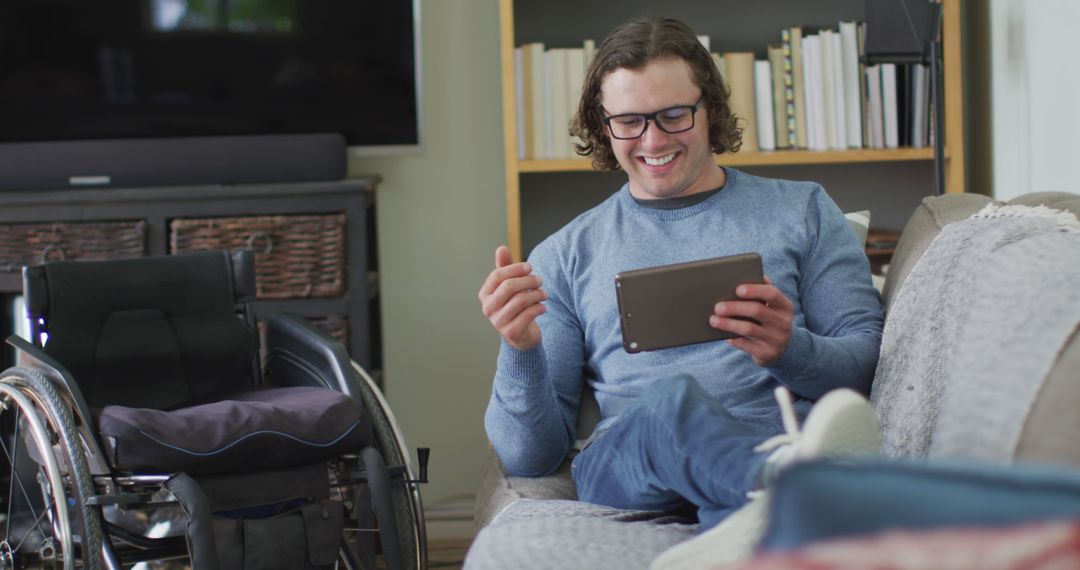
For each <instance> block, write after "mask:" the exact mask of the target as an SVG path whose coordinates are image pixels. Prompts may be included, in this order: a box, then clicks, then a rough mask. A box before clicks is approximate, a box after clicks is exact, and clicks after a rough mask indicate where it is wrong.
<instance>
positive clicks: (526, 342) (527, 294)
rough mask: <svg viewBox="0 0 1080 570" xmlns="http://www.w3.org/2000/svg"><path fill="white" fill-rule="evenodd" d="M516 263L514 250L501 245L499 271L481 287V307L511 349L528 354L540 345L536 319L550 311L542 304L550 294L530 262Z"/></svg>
mask: <svg viewBox="0 0 1080 570" xmlns="http://www.w3.org/2000/svg"><path fill="white" fill-rule="evenodd" d="M513 261H514V260H513V258H511V257H510V248H508V247H506V246H505V245H501V246H499V247H498V249H496V250H495V270H494V271H492V272H491V273H490V274H488V277H487V280H486V281H484V285H483V286H482V287H480V295H479V297H480V307H481V308H482V309H483V311H484V316H485V317H487V318H488V320H489V321H491V325H492V326H494V327H495V330H497V331H499V334H500V335H502V337H503V339H504V340H506V342H507V343H508V344H509V345H510V346H512V347H514V348H516V349H518V350H528V349H530V348H533V347H536V346H538V345H539V344H540V327H539V326H538V325H537V324H536V317H538V316H540V315H541V314H543V313H544V311H545V310H546V309H545V308H544V305H543V303H542V301H543V300H544V299H547V293H545V292H544V290H543V289H541V288H540V285H541V283H540V276H539V275H533V274H532V266H531V265H529V263H528V262H521V263H514V262H513Z"/></svg>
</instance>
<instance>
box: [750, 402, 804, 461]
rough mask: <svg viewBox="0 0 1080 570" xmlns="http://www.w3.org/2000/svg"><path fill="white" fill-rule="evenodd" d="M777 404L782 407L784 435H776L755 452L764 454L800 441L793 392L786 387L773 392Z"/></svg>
mask: <svg viewBox="0 0 1080 570" xmlns="http://www.w3.org/2000/svg"><path fill="white" fill-rule="evenodd" d="M773 395H774V396H775V397H776V404H777V405H778V406H779V407H780V419H781V420H782V421H783V422H784V433H782V434H779V435H774V436H772V437H770V438H769V439H766V440H765V441H763V442H761V443H759V444H758V445H757V446H756V447H754V451H758V452H764V451H772V450H774V449H777V448H780V447H783V446H785V445H790V444H793V443H795V442H796V441H798V440H799V436H800V435H801V432H800V430H799V420H798V418H797V417H796V416H795V404H793V403H792V401H791V391H790V390H788V389H787V387H786V386H780V387H778V388H776V390H773Z"/></svg>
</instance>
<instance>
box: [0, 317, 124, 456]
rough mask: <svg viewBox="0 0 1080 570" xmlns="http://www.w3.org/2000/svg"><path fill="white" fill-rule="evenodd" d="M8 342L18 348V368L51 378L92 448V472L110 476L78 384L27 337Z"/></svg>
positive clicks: (14, 337) (94, 427)
mask: <svg viewBox="0 0 1080 570" xmlns="http://www.w3.org/2000/svg"><path fill="white" fill-rule="evenodd" d="M7 343H8V344H9V345H10V346H11V347H12V348H14V349H15V365H16V366H20V367H23V368H30V369H33V370H36V371H38V372H40V373H41V374H43V375H44V376H45V377H46V378H48V379H49V380H50V381H51V382H52V383H53V384H54V385H55V386H56V388H57V390H58V391H59V392H60V396H61V397H62V398H64V399H66V400H67V401H68V402H67V403H68V405H69V407H70V408H71V410H72V413H73V414H74V416H75V417H73V418H72V419H73V420H74V421H75V426H76V428H77V429H78V430H80V431H82V432H83V433H84V436H83V440H84V443H85V444H86V445H87V446H88V447H90V449H89V457H87V462H88V463H89V467H90V472H91V473H92V474H94V475H101V474H105V473H109V467H108V464H107V463H105V455H104V454H103V453H102V451H101V450H102V447H101V442H100V441H99V440H98V436H97V426H96V423H95V422H94V418H93V416H92V415H91V413H90V406H88V405H87V404H86V398H85V397H83V393H82V390H80V389H79V384H78V383H77V382H75V379H74V378H73V377H72V376H71V373H70V372H68V370H67V368H64V365H63V364H60V361H58V360H56V359H55V358H53V357H51V356H49V355H48V354H46V353H45V351H44V350H42V349H40V348H38V347H37V346H34V345H33V344H32V343H30V342H29V341H27V340H26V339H24V338H21V337H18V336H15V335H12V336H9V337H8V338H7Z"/></svg>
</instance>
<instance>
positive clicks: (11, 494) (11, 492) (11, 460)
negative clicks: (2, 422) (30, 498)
mask: <svg viewBox="0 0 1080 570" xmlns="http://www.w3.org/2000/svg"><path fill="white" fill-rule="evenodd" d="M21 411H22V410H21V408H19V406H17V405H16V406H15V436H14V437H13V438H12V439H11V444H12V445H14V446H15V455H16V456H17V455H18V453H19V412H21ZM3 440H4V438H2V437H0V446H3V447H4V455H5V456H6V457H7V459H8V464H9V465H11V481H9V482H8V494H7V496H8V504H7V518H6V519H5V520H6V521H7V524H5V525H4V542H7V541H8V539H10V538H11V506H12V505H13V504H15V480H16V479H18V478H19V473H18V471H17V468H16V467H15V457H13V456H12V454H11V453H8V448H7V444H6V443H4V441H3ZM19 486H20V487H22V481H19ZM23 496H26V490H25V489H23ZM9 544H10V543H9Z"/></svg>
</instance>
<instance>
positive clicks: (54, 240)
mask: <svg viewBox="0 0 1080 570" xmlns="http://www.w3.org/2000/svg"><path fill="white" fill-rule="evenodd" d="M378 182H379V178H378V177H375V176H368V177H361V178H356V179H349V180H344V181H338V182H310V183H289V184H250V185H235V186H227V185H226V186H222V185H214V186H183V187H153V188H118V189H92V190H89V189H88V190H45V191H34V192H10V191H9V192H3V191H0V296H4V297H6V299H7V300H8V301H9V302H7V303H5V304H4V306H5V307H7V309H6V310H5V312H6V313H8V314H9V316H11V317H13V315H10V313H11V308H10V307H11V303H10V300H11V299H12V298H13V297H14V296H15V295H16V294H18V293H21V292H22V276H21V269H22V266H23V265H26V264H38V263H40V262H41V260H42V258H43V257H44V258H46V259H61V258H63V259H68V260H74V259H88V258H107V257H122V256H126V257H131V256H141V255H168V254H172V253H177V252H180V251H185V250H190V249H236V248H237V246H238V244H239V247H249V248H251V249H253V250H255V251H256V263H257V266H260V263H261V264H262V265H261V266H260V267H261V268H260V269H257V273H258V277H257V281H259V283H258V286H259V288H260V296H259V299H258V300H257V301H256V303H255V310H256V315H257V316H259V315H264V314H267V313H268V312H280V311H285V312H290V313H294V314H297V315H299V316H302V317H306V318H310V319H312V320H313V321H314V322H316V324H319V325H320V326H322V327H323V328H324V329H326V330H327V331H328V332H330V333H331V334H333V335H335V336H338V337H339V338H343V339H344V340H345V341H346V347H347V348H348V350H349V354H350V355H351V356H352V358H353V359H354V360H356V361H357V362H358V363H360V364H361V365H362V366H364V367H365V368H366V369H368V370H369V371H377V370H378V369H380V368H381V366H382V358H381V342H380V338H381V335H380V325H379V303H378V297H377V295H378V278H377V267H378V265H377V260H376V251H377V248H376V247H375V227H374V224H375V212H374V204H375V192H374V190H375V188H376V186H377V184H378ZM268 224H269V225H268ZM311 224H314V225H311ZM311 228H316V229H311ZM193 232H194V233H193ZM229 232H231V233H229ZM313 233H326V234H327V235H326V236H322V237H324V238H325V239H320V236H315V235H312V234H313ZM230 236H231V237H230ZM230 240H231V241H230ZM308 241H316V242H318V243H317V244H314V245H311V244H308V243H307V242H308ZM298 242H303V243H304V247H306V248H309V249H310V248H317V249H319V253H317V254H309V253H308V251H309V250H308V249H305V250H304V251H302V252H296V251H293V254H294V255H296V256H297V260H298V261H296V262H293V261H289V260H282V259H280V257H281V256H285V255H290V246H295V245H296V244H297V243H298ZM335 248H340V249H335ZM313 255H320V256H321V257H320V258H319V262H318V266H319V267H318V269H317V271H312V272H311V276H310V279H309V276H308V274H307V273H305V272H304V269H303V268H301V269H300V270H299V274H297V270H296V269H295V267H297V266H300V265H303V263H301V262H303V261H304V258H305V257H311V256H313ZM275 256H277V257H275ZM260 260H261V261H260ZM276 262H281V263H277V265H274V263H276ZM283 272H288V273H289V274H288V275H282V273H283ZM305 280H309V282H305ZM13 322H14V321H13V320H12V318H8V319H4V320H3V325H0V331H2V332H4V333H8V334H9V333H10V332H11V331H12V328H11V326H12V324H13ZM5 329H6V330H5ZM4 336H7V334H4ZM9 359H10V356H8V357H7V360H6V362H4V364H5V365H6V364H9V363H10V360H9Z"/></svg>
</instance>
